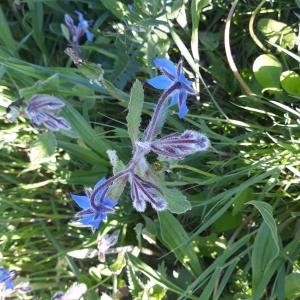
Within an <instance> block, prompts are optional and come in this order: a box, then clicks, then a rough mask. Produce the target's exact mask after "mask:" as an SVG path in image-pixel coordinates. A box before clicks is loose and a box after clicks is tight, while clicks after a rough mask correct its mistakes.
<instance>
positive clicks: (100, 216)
mask: <svg viewBox="0 0 300 300" xmlns="http://www.w3.org/2000/svg"><path fill="white" fill-rule="evenodd" d="M105 181H106V180H105V178H102V179H101V180H100V181H99V182H98V183H97V184H96V185H95V187H94V190H95V189H97V187H99V186H100V185H101V184H103V183H104V182H105ZM104 192H105V190H103V191H99V192H97V199H100V198H101V196H102V194H103V193H104ZM91 194H92V191H90V190H88V189H85V195H86V196H79V195H74V194H71V197H72V199H73V200H74V201H75V202H76V203H77V204H78V205H79V206H80V207H81V208H82V209H83V210H82V211H80V212H78V213H77V214H76V215H75V217H80V219H79V220H78V222H79V223H81V224H83V225H88V226H91V227H92V230H93V231H95V230H96V229H98V228H99V225H100V223H101V221H103V220H104V219H105V218H106V215H107V214H108V213H113V212H114V209H113V207H114V206H115V205H117V202H116V201H113V200H110V199H108V198H104V201H103V202H102V203H99V201H98V203H97V205H98V207H97V210H95V209H94V208H93V207H92V206H91V200H90V199H91ZM97 199H96V200H97Z"/></svg>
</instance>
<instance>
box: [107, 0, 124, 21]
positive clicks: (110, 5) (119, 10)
mask: <svg viewBox="0 0 300 300" xmlns="http://www.w3.org/2000/svg"><path fill="white" fill-rule="evenodd" d="M101 2H102V4H103V5H104V6H105V8H107V9H108V10H110V11H111V12H112V13H113V14H114V15H115V16H116V17H117V18H119V19H121V20H123V19H124V18H125V17H126V16H128V15H129V10H128V7H127V6H126V5H125V4H124V3H122V2H121V1H116V0H114V1H111V0H101Z"/></svg>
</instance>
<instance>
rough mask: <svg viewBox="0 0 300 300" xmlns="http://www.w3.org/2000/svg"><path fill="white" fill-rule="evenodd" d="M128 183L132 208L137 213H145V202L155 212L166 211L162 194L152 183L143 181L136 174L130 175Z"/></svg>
mask: <svg viewBox="0 0 300 300" xmlns="http://www.w3.org/2000/svg"><path fill="white" fill-rule="evenodd" d="M129 181H130V185H131V198H132V200H133V206H134V208H135V209H136V210H137V211H139V212H143V211H145V209H146V202H149V203H150V204H151V206H152V207H153V208H154V209H155V210H156V211H162V210H165V209H167V202H166V200H165V199H164V196H163V193H162V191H161V190H160V189H159V187H157V186H156V185H155V184H154V183H152V182H150V181H146V180H143V179H142V178H140V177H139V176H138V175H136V174H132V175H131V176H130V179H129Z"/></svg>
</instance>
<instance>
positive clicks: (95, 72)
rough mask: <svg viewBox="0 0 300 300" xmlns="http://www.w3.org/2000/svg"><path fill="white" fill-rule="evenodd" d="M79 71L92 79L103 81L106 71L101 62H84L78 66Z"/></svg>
mask: <svg viewBox="0 0 300 300" xmlns="http://www.w3.org/2000/svg"><path fill="white" fill-rule="evenodd" d="M78 69H79V71H80V72H81V73H82V75H84V76H85V77H86V78H87V79H89V80H91V81H102V79H103V75H104V71H103V69H102V66H101V65H100V64H95V63H92V62H84V63H83V64H80V65H79V66H78Z"/></svg>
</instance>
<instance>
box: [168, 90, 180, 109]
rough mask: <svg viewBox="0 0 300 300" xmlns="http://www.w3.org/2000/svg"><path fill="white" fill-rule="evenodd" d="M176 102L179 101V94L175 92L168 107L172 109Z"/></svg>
mask: <svg viewBox="0 0 300 300" xmlns="http://www.w3.org/2000/svg"><path fill="white" fill-rule="evenodd" d="M178 101H179V93H178V92H177V91H176V92H174V93H173V96H172V101H171V102H170V104H169V107H172V106H174V105H176V104H178Z"/></svg>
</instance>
